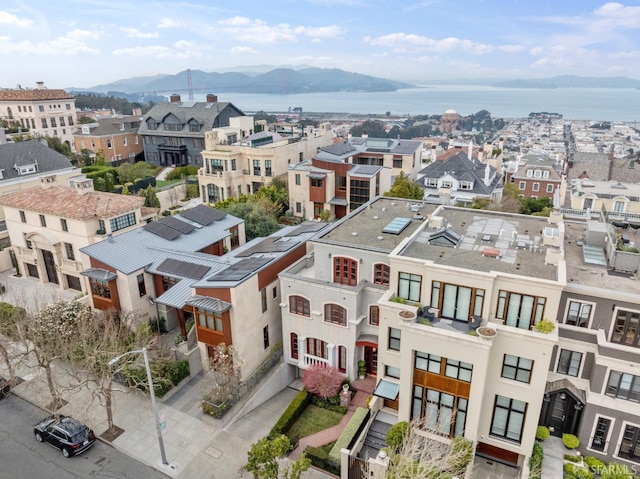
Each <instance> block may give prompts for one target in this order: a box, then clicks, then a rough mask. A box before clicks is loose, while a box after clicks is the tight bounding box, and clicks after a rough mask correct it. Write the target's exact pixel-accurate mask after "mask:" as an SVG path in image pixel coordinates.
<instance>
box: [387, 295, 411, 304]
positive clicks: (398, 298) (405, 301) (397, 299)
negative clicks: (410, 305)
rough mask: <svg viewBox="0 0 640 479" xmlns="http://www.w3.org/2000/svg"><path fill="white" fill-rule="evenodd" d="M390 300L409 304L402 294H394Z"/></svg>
mask: <svg viewBox="0 0 640 479" xmlns="http://www.w3.org/2000/svg"><path fill="white" fill-rule="evenodd" d="M389 301H391V302H393V303H399V304H407V300H406V299H404V298H401V297H400V296H394V297H393V298H391V299H390V300H389Z"/></svg>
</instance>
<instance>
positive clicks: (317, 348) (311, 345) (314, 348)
mask: <svg viewBox="0 0 640 479" xmlns="http://www.w3.org/2000/svg"><path fill="white" fill-rule="evenodd" d="M306 343H307V353H308V354H310V355H311V356H316V357H318V358H323V359H327V343H325V342H324V341H322V340H321V339H316V338H307V341H306Z"/></svg>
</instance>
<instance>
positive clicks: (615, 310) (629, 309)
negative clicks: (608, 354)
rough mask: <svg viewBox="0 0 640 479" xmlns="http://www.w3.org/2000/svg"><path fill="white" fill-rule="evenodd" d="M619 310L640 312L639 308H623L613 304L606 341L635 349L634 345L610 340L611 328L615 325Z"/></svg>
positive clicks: (611, 335)
mask: <svg viewBox="0 0 640 479" xmlns="http://www.w3.org/2000/svg"><path fill="white" fill-rule="evenodd" d="M621 310H622V311H628V312H631V313H638V314H640V309H632V308H625V307H621V306H617V305H614V308H613V314H612V315H611V325H610V326H609V331H608V332H607V337H606V340H607V343H611V344H616V345H618V346H624V347H627V348H634V349H636V350H637V348H636V347H635V346H629V345H628V344H622V343H614V342H612V341H611V338H612V337H613V328H615V327H616V317H617V316H618V311H621Z"/></svg>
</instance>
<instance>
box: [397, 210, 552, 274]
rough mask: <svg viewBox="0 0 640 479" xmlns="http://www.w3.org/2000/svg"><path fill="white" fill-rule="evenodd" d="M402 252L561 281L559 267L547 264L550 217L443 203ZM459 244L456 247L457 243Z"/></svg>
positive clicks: (478, 268) (443, 262) (445, 263)
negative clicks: (436, 216)
mask: <svg viewBox="0 0 640 479" xmlns="http://www.w3.org/2000/svg"><path fill="white" fill-rule="evenodd" d="M438 216H439V217H442V221H441V224H438V221H437V219H435V218H433V219H432V221H430V222H429V224H428V225H427V226H426V228H425V229H424V230H423V231H421V232H420V233H419V234H418V235H417V236H416V237H414V238H412V240H411V242H410V243H409V244H408V245H407V246H406V247H404V248H403V249H402V250H401V251H400V252H399V255H400V256H406V257H411V258H419V259H424V260H429V261H433V262H434V263H435V264H438V265H443V266H451V267H456V268H464V269H469V270H474V271H481V272H487V273H488V272H491V271H496V272H501V273H510V274H514V275H518V276H528V277H533V278H538V279H543V280H550V281H557V280H558V268H557V266H555V265H552V264H545V254H546V250H547V246H544V245H543V240H544V238H543V235H544V231H545V228H552V229H555V232H556V233H557V232H558V230H557V226H556V225H552V224H549V222H548V219H547V218H542V217H535V216H525V215H517V214H509V213H500V212H490V211H480V210H470V209H464V208H455V207H444V208H443V209H442V210H441V211H439V212H438ZM453 245H455V247H454V246H453Z"/></svg>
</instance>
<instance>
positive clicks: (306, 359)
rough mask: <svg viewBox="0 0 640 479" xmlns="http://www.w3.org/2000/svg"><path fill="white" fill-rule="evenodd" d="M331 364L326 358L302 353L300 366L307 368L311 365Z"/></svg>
mask: <svg viewBox="0 0 640 479" xmlns="http://www.w3.org/2000/svg"><path fill="white" fill-rule="evenodd" d="M318 365H320V366H331V365H330V364H329V360H328V359H324V358H320V357H318V356H311V355H310V354H303V355H302V367H304V368H309V367H311V366H318Z"/></svg>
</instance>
